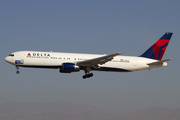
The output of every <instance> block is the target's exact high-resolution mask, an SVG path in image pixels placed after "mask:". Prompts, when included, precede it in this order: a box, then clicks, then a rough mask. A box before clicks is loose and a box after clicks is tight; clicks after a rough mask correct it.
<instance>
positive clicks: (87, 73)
mask: <svg viewBox="0 0 180 120" xmlns="http://www.w3.org/2000/svg"><path fill="white" fill-rule="evenodd" d="M89 71H91V68H90V67H86V68H85V69H84V72H85V75H83V79H86V78H90V77H92V76H93V73H89Z"/></svg>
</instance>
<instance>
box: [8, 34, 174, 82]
mask: <svg viewBox="0 0 180 120" xmlns="http://www.w3.org/2000/svg"><path fill="white" fill-rule="evenodd" d="M172 34H173V33H170V32H167V33H165V34H164V35H163V36H162V37H161V38H160V39H159V40H157V41H156V42H155V43H154V44H153V45H152V46H151V47H150V48H149V49H148V50H147V51H145V52H144V53H143V54H142V55H140V56H120V54H122V53H120V52H117V53H114V54H110V55H106V54H82V53H62V52H43V51H18V52H14V53H11V54H10V55H9V56H7V57H6V58H5V61H6V62H8V63H10V64H12V65H14V66H15V67H16V69H17V71H16V73H17V74H19V73H20V72H19V67H29V68H52V69H59V72H60V73H71V72H78V71H80V70H84V72H85V75H83V79H86V78H90V77H92V76H93V73H90V71H107V72H134V71H140V70H150V69H153V68H159V67H164V66H167V62H168V61H171V60H172V59H165V60H161V59H162V57H163V55H164V52H165V51H166V48H167V46H168V43H169V41H170V39H171V36H172Z"/></svg>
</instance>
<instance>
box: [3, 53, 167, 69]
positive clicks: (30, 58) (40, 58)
mask: <svg viewBox="0 0 180 120" xmlns="http://www.w3.org/2000/svg"><path fill="white" fill-rule="evenodd" d="M102 56H105V55H100V54H78V53H61V52H40V51H19V52H14V53H12V54H10V56H7V57H6V58H5V61H6V62H8V63H10V64H12V65H15V66H19V67H34V68H55V69H60V68H61V67H62V64H63V63H75V64H76V63H77V62H80V61H85V60H89V59H93V58H98V57H102ZM156 61H158V60H154V59H149V58H144V57H133V56H116V57H114V59H113V60H111V61H109V62H106V63H105V64H102V65H99V68H98V69H92V70H97V71H113V72H115V71H117V72H132V71H139V70H145V69H152V68H158V67H163V66H167V63H163V64H159V65H147V64H148V63H152V62H156ZM80 70H81V69H80Z"/></svg>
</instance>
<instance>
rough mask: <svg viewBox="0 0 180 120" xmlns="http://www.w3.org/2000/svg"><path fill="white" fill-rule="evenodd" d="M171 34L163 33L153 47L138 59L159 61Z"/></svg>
mask: <svg viewBox="0 0 180 120" xmlns="http://www.w3.org/2000/svg"><path fill="white" fill-rule="evenodd" d="M172 34H173V33H168V32H167V33H165V34H164V35H163V36H162V37H161V38H160V39H159V40H158V41H156V43H154V45H152V46H151V47H150V48H149V49H148V50H147V51H146V52H144V53H143V54H142V55H141V56H140V57H146V58H150V59H155V60H161V59H162V57H163V55H164V52H165V51H166V48H167V46H168V43H169V41H170V39H171V36H172Z"/></svg>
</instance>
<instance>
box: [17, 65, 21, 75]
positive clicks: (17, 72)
mask: <svg viewBox="0 0 180 120" xmlns="http://www.w3.org/2000/svg"><path fill="white" fill-rule="evenodd" d="M16 69H17V71H16V73H17V74H19V73H20V72H19V67H18V66H16Z"/></svg>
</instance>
